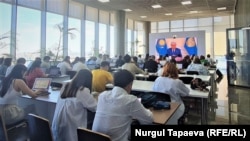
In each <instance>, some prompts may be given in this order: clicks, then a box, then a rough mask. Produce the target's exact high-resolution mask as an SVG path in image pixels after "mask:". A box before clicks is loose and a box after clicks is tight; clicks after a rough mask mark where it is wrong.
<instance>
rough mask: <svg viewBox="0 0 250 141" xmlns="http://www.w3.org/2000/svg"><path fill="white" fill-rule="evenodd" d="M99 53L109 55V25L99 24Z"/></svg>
mask: <svg viewBox="0 0 250 141" xmlns="http://www.w3.org/2000/svg"><path fill="white" fill-rule="evenodd" d="M99 53H100V54H106V53H107V25H106V24H101V23H99Z"/></svg>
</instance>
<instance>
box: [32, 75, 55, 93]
mask: <svg viewBox="0 0 250 141" xmlns="http://www.w3.org/2000/svg"><path fill="white" fill-rule="evenodd" d="M51 80H52V79H51V78H36V79H35V82H34V84H33V88H32V90H39V89H42V90H43V91H42V93H41V94H39V95H48V94H50V92H49V86H50V83H51Z"/></svg>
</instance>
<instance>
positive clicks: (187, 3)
mask: <svg viewBox="0 0 250 141" xmlns="http://www.w3.org/2000/svg"><path fill="white" fill-rule="evenodd" d="M181 4H182V5H189V4H192V2H191V1H190V0H189V1H182V2H181Z"/></svg>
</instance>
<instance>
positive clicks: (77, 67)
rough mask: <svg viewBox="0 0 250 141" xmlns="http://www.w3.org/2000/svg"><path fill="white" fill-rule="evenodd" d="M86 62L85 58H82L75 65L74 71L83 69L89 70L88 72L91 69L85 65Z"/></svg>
mask: <svg viewBox="0 0 250 141" xmlns="http://www.w3.org/2000/svg"><path fill="white" fill-rule="evenodd" d="M85 60H86V59H85V57H80V58H79V61H78V62H77V63H76V64H74V66H73V68H72V70H73V71H79V70H82V69H87V70H88V69H89V68H88V67H87V65H86V64H85Z"/></svg>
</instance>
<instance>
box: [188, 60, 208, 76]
mask: <svg viewBox="0 0 250 141" xmlns="http://www.w3.org/2000/svg"><path fill="white" fill-rule="evenodd" d="M186 71H197V72H198V73H199V75H209V71H208V69H207V68H206V67H205V66H204V65H202V64H201V61H200V59H199V58H198V57H195V58H194V60H193V63H191V64H190V65H188V67H187V69H186Z"/></svg>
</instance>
